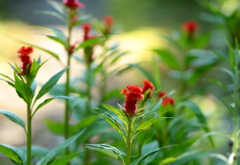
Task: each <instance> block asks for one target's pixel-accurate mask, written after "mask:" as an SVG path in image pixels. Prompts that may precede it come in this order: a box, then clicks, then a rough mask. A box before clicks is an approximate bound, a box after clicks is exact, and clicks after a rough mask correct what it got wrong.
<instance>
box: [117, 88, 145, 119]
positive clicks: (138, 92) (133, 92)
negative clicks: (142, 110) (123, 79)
mask: <svg viewBox="0 0 240 165" xmlns="http://www.w3.org/2000/svg"><path fill="white" fill-rule="evenodd" d="M127 89H128V90H127ZM127 89H126V88H124V89H123V90H122V92H121V93H122V94H124V95H125V98H126V103H125V104H124V110H125V111H126V112H127V113H128V114H129V115H135V114H136V113H137V102H140V101H141V100H143V99H144V95H143V90H142V88H140V87H139V86H137V85H128V86H127Z"/></svg>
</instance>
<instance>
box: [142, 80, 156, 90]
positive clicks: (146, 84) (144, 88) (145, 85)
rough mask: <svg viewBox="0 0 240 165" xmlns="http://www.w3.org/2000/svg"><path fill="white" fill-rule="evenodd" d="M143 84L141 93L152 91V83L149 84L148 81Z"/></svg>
mask: <svg viewBox="0 0 240 165" xmlns="http://www.w3.org/2000/svg"><path fill="white" fill-rule="evenodd" d="M143 84H144V86H143V88H142V90H143V93H145V92H146V91H147V90H149V89H150V90H154V89H155V87H154V85H153V83H152V82H150V81H148V80H143Z"/></svg>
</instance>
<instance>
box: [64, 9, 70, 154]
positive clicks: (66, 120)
mask: <svg viewBox="0 0 240 165" xmlns="http://www.w3.org/2000/svg"><path fill="white" fill-rule="evenodd" d="M71 33H72V28H71V12H70V13H69V20H68V40H67V52H68V54H67V66H68V67H69V66H70V62H71V54H70V52H69V51H68V49H69V48H70V47H71ZM69 89H70V67H69V68H68V69H67V71H66V83H65V96H69V91H70V90H69ZM69 113H70V112H69V100H68V99H65V114H64V138H65V140H66V139H68V137H69ZM65 154H66V155H68V154H69V148H68V147H66V150H65Z"/></svg>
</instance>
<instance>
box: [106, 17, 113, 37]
mask: <svg viewBox="0 0 240 165" xmlns="http://www.w3.org/2000/svg"><path fill="white" fill-rule="evenodd" d="M103 22H104V23H105V25H106V29H105V31H106V33H107V34H108V33H110V31H111V29H112V25H113V22H114V20H113V18H112V17H111V16H105V17H104V18H103Z"/></svg>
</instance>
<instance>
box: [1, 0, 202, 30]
mask: <svg viewBox="0 0 240 165" xmlns="http://www.w3.org/2000/svg"><path fill="white" fill-rule="evenodd" d="M58 2H61V1H58ZM80 2H81V3H84V4H85V8H84V9H82V11H83V12H84V13H88V14H91V15H92V16H94V17H97V18H102V17H103V16H104V15H112V16H113V17H114V18H115V20H116V22H117V23H118V24H119V25H121V26H122V27H124V30H132V29H135V28H137V27H142V26H151V27H159V26H161V27H165V28H168V27H173V28H174V27H179V24H182V22H184V21H186V20H197V21H198V22H199V21H201V20H199V13H201V12H203V11H204V9H203V8H202V7H201V6H200V5H199V4H198V3H197V2H196V1H194V0H150V1H147V0H141V1H140V0H131V1H127V0H81V1H80ZM37 10H52V11H53V9H52V8H51V6H49V5H48V4H47V1H45V0H1V1H0V19H1V20H20V21H23V22H26V23H29V24H31V25H46V24H48V25H49V24H61V22H60V21H59V20H57V19H53V18H52V17H50V16H47V15H46V16H42V15H41V14H36V13H35V11H37ZM203 23H204V22H201V24H203Z"/></svg>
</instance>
